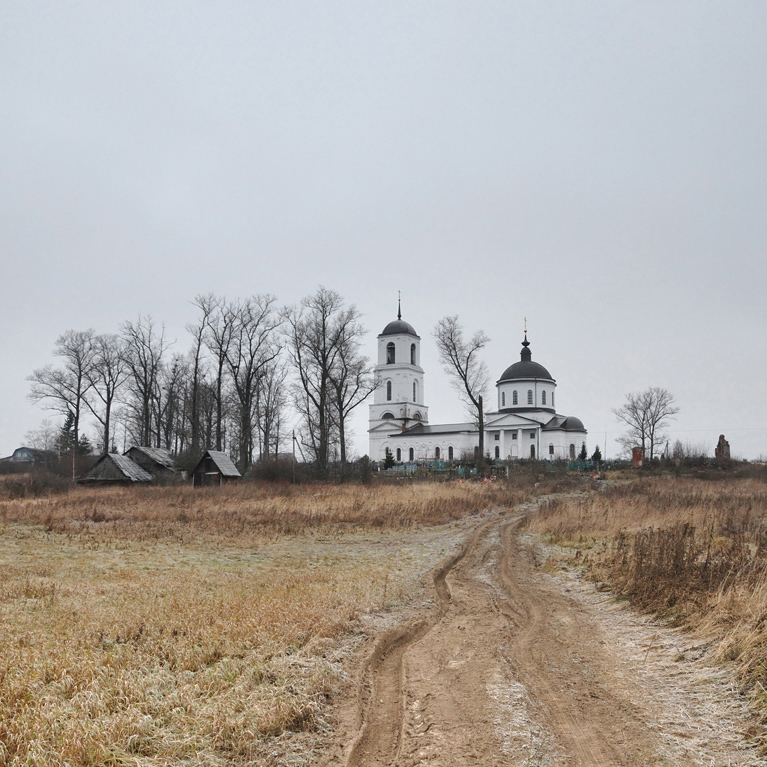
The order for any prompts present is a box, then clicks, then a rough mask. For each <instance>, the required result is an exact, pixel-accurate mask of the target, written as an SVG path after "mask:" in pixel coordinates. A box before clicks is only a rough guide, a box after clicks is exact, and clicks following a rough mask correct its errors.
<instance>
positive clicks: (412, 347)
mask: <svg viewBox="0 0 767 767" xmlns="http://www.w3.org/2000/svg"><path fill="white" fill-rule="evenodd" d="M410 364H411V365H415V344H410Z"/></svg>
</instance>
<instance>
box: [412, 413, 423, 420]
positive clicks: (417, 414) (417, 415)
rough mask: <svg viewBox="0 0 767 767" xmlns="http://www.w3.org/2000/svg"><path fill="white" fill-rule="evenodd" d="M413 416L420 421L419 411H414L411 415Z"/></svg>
mask: <svg viewBox="0 0 767 767" xmlns="http://www.w3.org/2000/svg"><path fill="white" fill-rule="evenodd" d="M413 418H415V420H416V421H420V420H421V413H420V412H419V411H416V413H415V415H414V416H413Z"/></svg>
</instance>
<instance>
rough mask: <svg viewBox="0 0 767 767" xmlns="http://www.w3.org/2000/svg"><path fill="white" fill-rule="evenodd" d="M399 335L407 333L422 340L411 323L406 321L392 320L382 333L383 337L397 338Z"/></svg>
mask: <svg viewBox="0 0 767 767" xmlns="http://www.w3.org/2000/svg"><path fill="white" fill-rule="evenodd" d="M398 333H407V334H409V335H411V336H415V337H416V338H420V336H419V335H418V333H416V332H415V329H414V328H413V326H412V325H411V324H410V323H409V322H405V320H392V321H391V322H390V323H389V324H388V325H387V326H386V327H385V328H384V329H383V331H382V332H381V335H382V336H396V335H397V334H398Z"/></svg>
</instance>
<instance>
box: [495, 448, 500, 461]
mask: <svg viewBox="0 0 767 767" xmlns="http://www.w3.org/2000/svg"><path fill="white" fill-rule="evenodd" d="M495 457H496V458H500V457H501V448H500V447H498V445H496V446H495Z"/></svg>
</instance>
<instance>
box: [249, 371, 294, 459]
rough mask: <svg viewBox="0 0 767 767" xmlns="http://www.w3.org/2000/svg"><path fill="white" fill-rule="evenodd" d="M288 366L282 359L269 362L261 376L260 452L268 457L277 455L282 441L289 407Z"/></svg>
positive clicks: (258, 401) (257, 413) (257, 419)
mask: <svg viewBox="0 0 767 767" xmlns="http://www.w3.org/2000/svg"><path fill="white" fill-rule="evenodd" d="M287 377H288V366H287V365H286V364H285V362H284V361H282V360H280V359H275V360H272V362H270V363H269V364H267V365H266V366H265V367H264V369H263V372H262V375H261V377H260V378H259V385H258V393H257V398H256V423H257V424H258V431H259V453H260V455H261V457H263V458H268V457H269V454H270V452H271V453H272V454H273V455H275V456H276V455H277V453H279V451H280V444H281V442H282V439H283V437H282V432H281V427H282V422H283V419H284V415H285V409H286V407H287V402H288V400H287V396H286V392H285V388H286V387H285V382H286V380H287Z"/></svg>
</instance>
